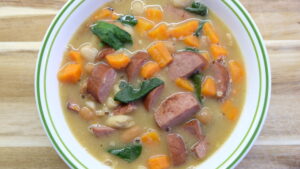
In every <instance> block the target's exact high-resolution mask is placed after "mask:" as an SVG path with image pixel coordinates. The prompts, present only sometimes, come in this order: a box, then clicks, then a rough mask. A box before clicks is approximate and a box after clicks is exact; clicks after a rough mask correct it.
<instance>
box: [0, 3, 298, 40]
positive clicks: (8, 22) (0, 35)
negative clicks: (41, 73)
mask: <svg viewBox="0 0 300 169" xmlns="http://www.w3.org/2000/svg"><path fill="white" fill-rule="evenodd" d="M64 2H65V1H64V0H60V1H54V2H52V1H51V2H50V1H39V0H24V1H22V3H20V0H15V1H8V0H5V1H4V0H2V1H0V7H1V4H2V6H3V7H2V9H5V10H4V11H7V10H8V9H10V8H12V7H13V9H15V10H12V11H10V12H9V13H7V12H2V14H1V12H0V23H1V24H0V30H1V31H0V41H41V40H42V38H43V36H44V34H45V32H46V29H47V28H48V26H49V24H50V22H51V21H52V19H53V18H54V14H55V12H57V11H58V10H59V9H60V8H61V7H62V5H63V4H64ZM241 2H242V3H243V4H244V5H245V7H246V9H247V10H248V11H249V12H250V14H251V15H252V16H253V18H254V20H255V22H256V23H257V25H258V27H259V28H260V31H261V33H262V34H263V36H264V38H265V39H266V40H299V39H300V31H299V30H300V10H298V9H299V7H300V1H298V0H277V1H274V0H264V1H261V0H252V1H249V0H241ZM20 4H22V5H20ZM10 5H15V6H10ZM30 9H31V10H30ZM0 11H1V10H0ZM14 11H15V12H14ZM23 14H24V15H23ZM32 30H34V31H32Z"/></svg>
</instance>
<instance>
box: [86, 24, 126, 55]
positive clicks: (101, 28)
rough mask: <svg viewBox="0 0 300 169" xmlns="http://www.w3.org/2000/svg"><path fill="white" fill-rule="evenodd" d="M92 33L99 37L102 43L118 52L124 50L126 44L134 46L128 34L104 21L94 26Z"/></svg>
mask: <svg viewBox="0 0 300 169" xmlns="http://www.w3.org/2000/svg"><path fill="white" fill-rule="evenodd" d="M91 31H92V32H93V33H94V34H95V35H97V36H98V37H99V39H100V40H101V41H102V42H104V43H105V44H107V45H109V46H111V47H112V48H114V49H116V50H118V49H120V48H123V47H124V46H125V44H132V38H131V35H130V34H129V33H128V32H126V31H124V30H122V29H120V28H119V27H117V26H116V25H113V24H110V23H107V22H104V21H98V22H96V23H95V24H94V25H92V26H91Z"/></svg>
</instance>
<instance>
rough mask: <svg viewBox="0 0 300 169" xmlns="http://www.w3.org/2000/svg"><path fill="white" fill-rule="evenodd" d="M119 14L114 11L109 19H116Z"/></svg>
mask: <svg viewBox="0 0 300 169" xmlns="http://www.w3.org/2000/svg"><path fill="white" fill-rule="evenodd" d="M119 17H120V16H119V15H118V14H115V13H113V14H112V15H111V19H112V20H117V19H119Z"/></svg>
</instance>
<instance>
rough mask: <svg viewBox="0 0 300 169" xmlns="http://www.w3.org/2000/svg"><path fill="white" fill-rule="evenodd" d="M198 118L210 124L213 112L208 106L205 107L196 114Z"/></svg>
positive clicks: (203, 122) (205, 123)
mask: <svg viewBox="0 0 300 169" xmlns="http://www.w3.org/2000/svg"><path fill="white" fill-rule="evenodd" d="M196 118H197V119H198V120H199V121H200V122H201V123H202V124H204V125H207V124H209V123H210V122H211V121H212V119H213V115H212V112H211V111H210V110H209V109H208V107H204V108H202V109H201V112H200V113H197V114H196Z"/></svg>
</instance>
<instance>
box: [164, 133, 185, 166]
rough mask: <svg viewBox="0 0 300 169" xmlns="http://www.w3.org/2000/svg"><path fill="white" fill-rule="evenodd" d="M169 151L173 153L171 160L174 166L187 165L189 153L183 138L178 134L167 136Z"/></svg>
mask: <svg viewBox="0 0 300 169" xmlns="http://www.w3.org/2000/svg"><path fill="white" fill-rule="evenodd" d="M167 143H168V149H169V151H170V153H171V159H172V161H173V165H174V166H178V165H181V164H183V163H185V161H186V158H187V151H186V148H185V144H184V142H183V140H182V137H181V136H180V135H178V134H175V133H171V134H168V135H167Z"/></svg>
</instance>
